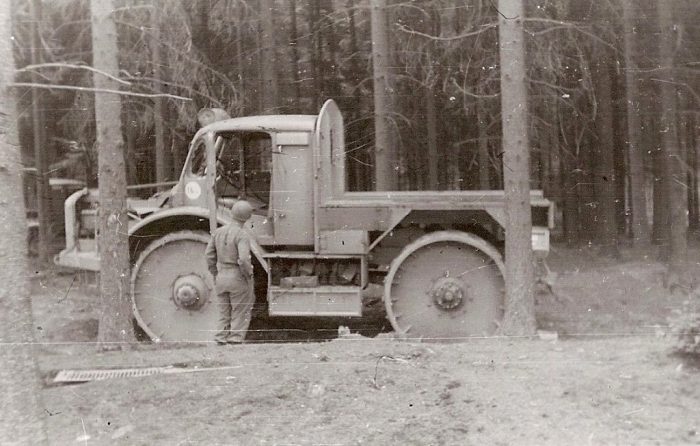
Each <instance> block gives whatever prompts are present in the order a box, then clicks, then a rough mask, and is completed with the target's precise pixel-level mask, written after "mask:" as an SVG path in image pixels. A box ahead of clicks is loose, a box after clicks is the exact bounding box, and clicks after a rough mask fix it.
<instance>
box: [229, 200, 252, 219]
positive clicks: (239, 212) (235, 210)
mask: <svg viewBox="0 0 700 446" xmlns="http://www.w3.org/2000/svg"><path fill="white" fill-rule="evenodd" d="M231 214H232V215H233V219H234V220H236V221H238V222H241V223H245V222H246V221H248V219H249V218H250V216H251V215H253V206H251V205H250V203H248V202H247V201H245V200H238V201H237V202H235V203H234V204H233V206H231Z"/></svg>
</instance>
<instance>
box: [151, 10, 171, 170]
mask: <svg viewBox="0 0 700 446" xmlns="http://www.w3.org/2000/svg"><path fill="white" fill-rule="evenodd" d="M152 1H153V12H152V14H151V29H152V30H153V31H152V36H151V61H152V64H153V70H152V71H153V73H152V76H153V79H155V80H154V82H153V90H154V93H160V91H161V85H160V80H161V77H162V75H161V72H162V70H161V57H160V56H161V54H160V26H161V24H160V8H161V3H160V0H152ZM153 133H154V139H155V164H156V182H158V183H160V182H163V181H167V180H168V177H169V175H168V169H167V166H168V164H167V161H168V160H167V152H166V151H165V129H164V126H163V99H162V98H160V97H156V98H153Z"/></svg>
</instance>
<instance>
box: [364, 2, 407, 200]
mask: <svg viewBox="0 0 700 446" xmlns="http://www.w3.org/2000/svg"><path fill="white" fill-rule="evenodd" d="M370 11H371V16H372V17H371V19H372V70H373V79H374V82H373V84H374V147H375V148H374V153H375V157H374V167H375V183H376V190H380V191H381V190H395V189H396V188H397V186H398V181H397V180H398V177H399V170H400V169H399V159H398V157H397V153H396V149H395V141H394V138H392V131H391V122H390V115H389V112H390V102H391V86H390V79H389V67H390V66H391V63H390V62H389V58H390V54H389V36H388V30H387V15H386V0H371V1H370Z"/></svg>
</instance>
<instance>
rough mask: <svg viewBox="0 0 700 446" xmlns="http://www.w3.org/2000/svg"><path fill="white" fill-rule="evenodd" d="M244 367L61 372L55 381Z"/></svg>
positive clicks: (78, 381)
mask: <svg viewBox="0 0 700 446" xmlns="http://www.w3.org/2000/svg"><path fill="white" fill-rule="evenodd" d="M241 367H242V366H240V365H233V366H221V367H199V366H195V367H193V368H183V367H173V366H166V367H140V368H130V369H94V370H61V371H59V372H58V373H57V374H56V376H55V377H54V379H53V382H54V383H55V384H57V383H84V382H89V381H103V380H106V379H114V378H140V377H142V376H152V375H166V374H167V375H170V374H174V373H195V372H213V371H217V370H232V369H239V368H241Z"/></svg>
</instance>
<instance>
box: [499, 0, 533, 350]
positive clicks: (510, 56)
mask: <svg viewBox="0 0 700 446" xmlns="http://www.w3.org/2000/svg"><path fill="white" fill-rule="evenodd" d="M498 10H499V12H500V14H499V18H498V36H499V53H500V62H501V113H502V117H503V151H504V155H503V165H504V168H503V181H504V186H505V187H504V189H505V211H506V227H505V231H506V259H507V260H506V277H505V279H506V302H505V318H504V321H503V331H504V333H505V334H508V335H516V336H517V335H531V334H533V333H534V332H535V328H536V324H535V300H534V296H533V268H532V241H531V238H532V215H531V209H530V147H529V140H528V106H527V103H528V98H527V85H526V83H525V74H526V68H525V41H524V40H525V39H524V36H523V20H524V14H525V8H524V6H523V1H522V0H499V1H498Z"/></svg>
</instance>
